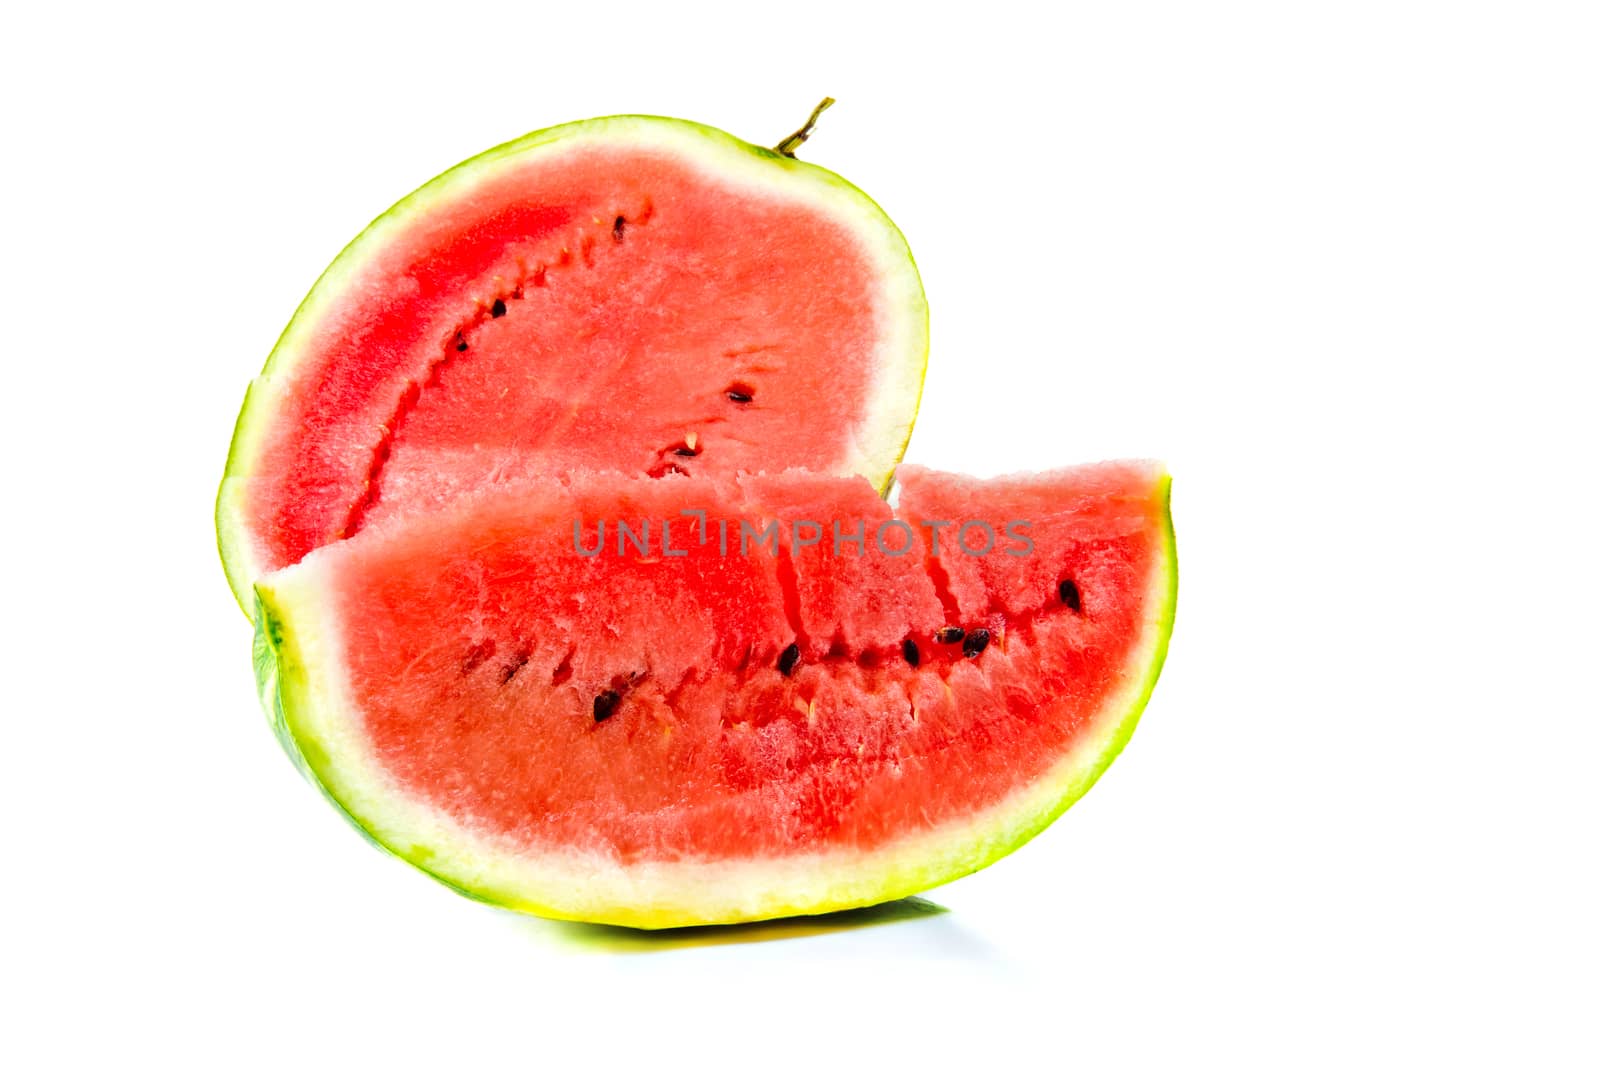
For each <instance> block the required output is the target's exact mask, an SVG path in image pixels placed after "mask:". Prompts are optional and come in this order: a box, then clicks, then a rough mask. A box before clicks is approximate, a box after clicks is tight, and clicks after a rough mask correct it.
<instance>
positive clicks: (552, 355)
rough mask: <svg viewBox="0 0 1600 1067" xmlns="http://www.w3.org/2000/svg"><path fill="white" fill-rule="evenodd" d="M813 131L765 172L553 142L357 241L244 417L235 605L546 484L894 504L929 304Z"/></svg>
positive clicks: (714, 138)
mask: <svg viewBox="0 0 1600 1067" xmlns="http://www.w3.org/2000/svg"><path fill="white" fill-rule="evenodd" d="M814 118H815V116H813V120H814ZM809 129H810V124H808V125H807V127H805V128H804V129H802V130H801V131H797V133H796V134H795V135H793V136H791V137H790V138H788V139H787V140H786V141H784V142H783V143H782V144H781V145H780V146H779V149H778V150H769V149H765V148H760V147H757V146H755V145H752V144H748V143H746V142H744V141H741V140H738V139H737V138H734V137H732V136H730V135H728V134H726V133H723V132H721V131H718V130H715V129H712V128H710V127H707V126H702V125H699V124H697V123H692V122H686V121H682V120H677V119H666V118H657V117H649V116H618V117H611V118H604V119H594V120H589V121H584V122H577V123H571V124H567V125H563V126H557V127H553V128H551V129H546V130H541V131H538V132H535V133H531V134H529V135H527V136H525V137H523V138H521V139H519V140H516V141H512V142H510V143H508V144H505V145H501V146H500V147H498V148H495V149H492V150H490V151H488V152H485V153H484V154H482V155H480V156H477V157H475V158H473V159H471V160H468V161H467V162H465V163H462V164H461V165H459V166H457V167H455V168H453V169H452V170H450V171H447V172H446V173H444V174H442V175H440V176H439V177H438V178H435V179H434V180H433V181H430V182H428V183H427V184H426V185H424V186H422V187H421V188H420V189H418V190H417V191H416V192H414V193H412V194H411V195H410V196H407V197H406V198H405V199H403V200H401V201H400V202H399V203H398V204H396V205H394V206H393V207H392V208H390V209H389V211H387V212H386V213H385V214H383V215H382V216H381V217H379V218H378V219H377V220H376V221H375V222H373V223H372V224H371V225H370V226H368V227H367V229H366V230H365V231H364V232H363V233H362V234H361V235H360V236H358V237H357V238H356V239H355V240H354V241H352V242H351V244H350V245H349V246H348V247H347V248H346V249H345V250H344V251H343V252H342V253H341V254H340V255H339V257H338V258H337V259H335V260H334V262H333V264H332V265H331V266H329V267H328V269H327V271H326V272H325V273H324V274H323V275H322V277H321V279H320V280H319V281H318V282H317V284H316V286H315V287H314V288H313V289H312V290H311V292H310V294H309V295H307V297H306V298H305V300H304V302H303V303H302V304H301V306H300V308H299V310H298V311H297V312H296V313H295V315H294V317H293V319H292V321H291V322H290V323H289V325H288V327H287V329H286V330H285V331H284V333H283V336H282V337H281V338H280V339H279V341H278V343H277V346H276V347H275V348H274V349H273V352H272V354H271V357H270V358H269V359H268V360H267V363H266V366H265V368H264V369H263V370H262V372H261V374H260V376H259V377H258V378H257V379H256V380H255V381H254V383H253V384H252V385H251V386H250V388H249V390H248V392H247V393H246V397H245V401H244V405H243V408H242V410H241V411H240V414H239V418H238V423H237V426H236V429H235V433H234V439H233V446H232V449H231V451H230V453H229V456H228V462H227V468H226V471H225V473H224V477H223V481H222V485H221V489H220V491H219V493H218V499H217V532H218V540H219V544H220V548H221V551H222V556H223V562H224V566H225V568H226V570H227V574H228V579H229V583H230V585H231V587H232V589H233V590H234V593H235V596H236V598H237V599H238V600H239V602H240V604H241V606H245V607H246V608H247V609H248V605H249V604H250V596H251V593H250V589H251V585H252V583H253V582H254V581H255V580H256V579H257V578H259V577H261V576H262V575H264V574H267V573H269V572H271V571H273V570H276V569H278V568H281V567H284V566H287V565H288V564H291V563H294V562H296V561H297V560H299V559H301V558H302V557H304V556H305V555H306V553H308V552H310V551H311V550H312V549H314V548H317V547H319V546H322V545H326V544H329V543H332V542H335V541H339V540H342V539H344V538H347V537H349V536H350V535H352V534H354V533H356V532H357V531H359V530H360V529H361V528H363V527H364V526H366V525H367V524H369V523H373V522H378V521H381V520H382V519H384V518H385V517H387V516H393V515H400V514H407V513H411V512H415V511H419V510H426V509H428V508H431V507H435V506H438V505H439V504H441V503H442V502H445V501H448V500H451V499H453V498H454V497H456V496H457V495H459V494H461V493H463V492H467V491H470V490H471V489H473V488H475V487H478V486H483V485H492V484H496V483H500V482H505V481H514V480H517V479H521V478H526V477H534V476H538V475H540V474H551V473H561V472H565V471H569V470H574V469H584V468H591V469H605V470H619V471H629V472H638V473H641V474H646V475H651V476H655V477H664V476H667V475H674V476H688V477H690V478H715V477H721V476H726V475H729V474H731V473H733V472H735V471H739V470H746V469H768V470H783V469H786V468H789V467H803V468H808V469H811V470H814V471H818V472H824V473H836V474H859V475H862V476H865V477H866V478H868V479H869V480H870V481H872V482H873V483H874V484H875V485H878V486H880V487H882V486H883V485H885V484H886V482H887V480H888V478H889V475H890V472H891V471H892V470H893V467H894V464H895V463H896V462H898V460H899V458H900V456H901V455H902V453H903V452H904V449H905V444H906V440H907V438H908V436H909V434H910V430H911V425H912V421H913V419H914V418H915V415H916V410H917V404H918V400H919V398H920V395H921V384H922V375H923V368H924V365H925V360H926V355H927V343H928V331H927V306H926V303H925V301H924V299H923V292H922V285H921V281H920V279H919V277H918V274H917V270H916V266H915V264H914V263H913V261H912V258H911V254H910V251H909V249H908V248H907V246H906V243H905V240H904V238H903V237H902V236H901V234H900V232H899V231H898V230H897V229H896V228H895V226H894V224H893V223H892V222H891V221H890V220H889V218H888V217H887V216H886V215H885V214H884V213H883V211H882V210H881V209H879V208H878V206H877V205H876V204H875V203H873V201H872V200H870V199H869V198H868V197H867V196H866V195H865V194H863V193H862V192H861V191H860V190H858V189H856V188H855V187H854V186H853V185H851V184H850V183H848V182H846V181H845V180H844V179H842V178H840V177H838V176H837V175H835V174H833V173H831V172H829V171H827V170H824V169H822V168H820V167H816V166H813V165H811V164H808V163H803V162H801V161H799V160H797V159H794V158H793V148H794V146H796V145H797V144H798V143H799V142H800V141H803V140H804V139H805V135H806V133H807V132H809Z"/></svg>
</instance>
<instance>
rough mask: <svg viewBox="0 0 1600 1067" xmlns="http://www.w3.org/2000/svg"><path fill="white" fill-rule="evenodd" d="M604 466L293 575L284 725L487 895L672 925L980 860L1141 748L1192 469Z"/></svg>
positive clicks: (497, 497) (413, 518)
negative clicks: (1173, 505) (628, 471)
mask: <svg viewBox="0 0 1600 1067" xmlns="http://www.w3.org/2000/svg"><path fill="white" fill-rule="evenodd" d="M899 482H900V491H899V498H898V501H897V505H896V508H895V509H893V510H891V508H890V506H889V505H888V504H886V503H884V502H883V501H882V500H881V499H880V498H879V497H878V495H877V494H876V492H875V490H874V487H873V486H871V485H870V484H869V483H868V482H867V481H866V480H864V479H862V478H843V479H841V478H830V477H823V476H817V475H809V474H801V473H796V472H787V473H784V474H782V475H770V476H738V477H736V478H729V479H720V480H718V481H715V482H713V481H709V480H702V479H695V478H687V479H686V478H671V479H662V480H652V479H649V478H644V477H640V476H631V477H630V476H622V475H582V476H573V477H570V478H568V479H565V480H561V481H550V480H544V481H539V482H535V483H531V484H520V483H519V484H517V485H513V486H502V487H496V488H490V489H480V490H478V491H475V492H473V493H469V494H466V495H464V496H462V497H460V498H458V499H457V500H456V501H454V502H453V503H451V504H450V505H448V506H445V507H441V508H437V509H433V510H431V511H428V512H424V513H414V514H411V515H408V516H405V517H403V518H401V519H399V520H394V521H378V522H375V523H373V524H371V525H370V526H369V527H368V528H367V529H366V530H364V531H363V532H362V534H361V535H360V536H359V537H355V538H352V539H349V540H345V541H342V542H338V543H335V544H331V545H329V546H326V547H323V548H320V549H318V550H316V551H314V552H311V553H310V554H309V555H307V556H306V557H305V558H304V560H303V561H301V562H300V563H298V564H297V565H294V566H291V567H289V568H287V569H285V570H282V571H279V572H276V573H274V574H272V575H269V576H267V577H265V578H264V579H263V580H261V581H260V582H259V584H258V585H257V586H256V592H257V597H258V607H259V610H258V613H257V618H258V623H257V626H258V630H257V669H258V673H259V675H260V679H261V683H262V688H263V692H264V694H265V698H266V701H267V703H268V705H269V710H270V712H271V714H273V716H274V717H275V720H276V725H277V728H278V731H279V735H280V737H281V738H282V739H283V741H284V743H285V745H286V746H287V747H288V749H289V751H290V753H291V755H292V756H293V757H294V758H295V759H296V760H297V761H298V762H299V763H300V765H301V767H302V768H303V769H304V770H305V771H307V772H308V774H309V775H310V776H311V777H312V779H313V780H314V781H315V782H317V783H318V784H319V785H320V786H321V787H322V788H323V790H324V791H325V792H326V793H327V795H328V796H329V797H330V798H331V799H332V800H333V802H334V803H335V804H336V805H337V806H338V807H339V808H340V809H342V810H343V811H344V812H345V813H346V814H347V815H348V816H349V818H350V819H351V820H352V821H353V822H354V823H355V824H356V825H357V826H358V827H359V828H361V829H362V830H363V831H364V832H365V833H366V834H368V835H369V836H370V837H371V838H372V839H373V840H374V841H376V842H377V843H378V844H379V845H381V846H382V847H383V848H385V849H387V850H389V851H391V852H393V853H394V854H395V855H397V856H399V857H401V858H403V859H405V860H407V861H409V862H410V863H412V864H414V865H416V866H417V867H420V868H421V869H423V870H424V871H426V872H428V873H430V874H432V875H433V876H434V877H436V878H438V879H440V880H442V881H444V882H446V883H447V884H449V885H451V886H454V887H455V888H457V889H459V890H460V891H462V892H464V893H467V894H469V895H471V896H473V897H476V898H480V899H483V900H487V901H491V902H494V903H498V904H501V905H504V906H507V907H511V908H515V909H520V910H525V911H529V912H533V913H536V914H541V915H547V916H557V917H564V918H573V919H585V920H592V921H600V922H607V923H618V924H625V925H632V926H640V927H659V926H669V925H683V924H694V923H721V922H733V921H741V920H751V919H762V918H769V917H774V916H781V915H791V914H805V913H818V912H824V911H829V910H834V909H840V908H847V907H854V906H858V905H866V904H871V903H874V902H879V901H884V900H890V899H895V898H899V897H903V896H905V895H907V894H910V893H914V892H918V891H920V890H923V889H926V888H928V887H930V886H933V885H936V884H939V883H941V882H945V881H948V880H950V879H953V878H956V877H959V876H961V875H963V874H966V873H968V872H971V871H973V870H976V869H977V868H979V867H982V866H984V865H986V864H988V863H990V862H992V861H993V860H995V859H997V858H998V857H1000V856H1003V855H1005V854H1006V853H1008V852H1010V851H1012V850H1013V849H1015V848H1016V847H1018V846H1019V845H1020V844H1022V843H1023V842H1024V841H1026V840H1027V839H1028V838H1030V837H1032V836H1033V835H1034V834H1036V833H1038V832H1039V831H1040V830H1041V829H1042V828H1043V827H1045V826H1046V825H1047V824H1049V823H1050V822H1051V821H1052V820H1053V819H1054V818H1055V817H1056V816H1057V815H1059V814H1060V813H1061V812H1062V811H1063V810H1064V809H1065V808H1066V807H1067V806H1068V805H1069V804H1071V803H1072V802H1073V801H1074V800H1075V799H1076V798H1077V797H1078V796H1080V795H1081V794H1082V793H1083V792H1084V791H1085V790H1087V789H1088V788H1089V786H1090V785H1091V784H1092V783H1093V782H1094V781H1095V779H1096V778H1097V777H1098V776H1099V774H1100V773H1101V772H1102V771H1103V770H1104V769H1105V767H1106V766H1107V764H1108V763H1109V762H1110V761H1111V759H1112V758H1113V757H1114V756H1115V755H1116V753H1117V752H1118V751H1119V750H1120V749H1121V747H1122V746H1123V744H1124V743H1125V742H1126V740H1127V738H1128V736H1129V734H1130V733H1131V731H1132V730H1133V727H1134V724H1135V722H1136V721H1137V719H1138V717H1139V714H1140V711H1141V710H1142V708H1143V706H1144V704H1145V701H1146V699H1147V698H1148V696H1149V694H1150V691H1151V688H1152V686H1153V685H1154V684H1155V680H1156V676H1157V674H1158V673H1159V671H1160V667H1161V663H1162V660H1163V658H1164V655H1165V651H1166V645H1167V637H1168V633H1169V631H1170V628H1171V624H1172V617H1173V609H1174V600H1175V593H1176V557H1175V554H1174V547H1173V538H1172V528H1171V521H1170V517H1169V511H1168V505H1167V499H1168V479H1167V477H1166V475H1165V472H1164V471H1163V470H1162V469H1161V468H1160V467H1159V466H1157V465H1155V464H1151V463H1142V462H1129V463H1113V464H1102V465H1096V466H1089V467H1082V468H1073V469H1068V470H1064V471H1059V472H1054V473H1050V474H1043V475H1028V476H1015V477H1009V478H1002V479H997V480H992V481H978V480H974V479H968V478H962V477H957V476H953V475H948V474H939V473H934V472H930V471H926V470H922V469H919V468H914V467H907V468H902V469H901V472H900V474H899Z"/></svg>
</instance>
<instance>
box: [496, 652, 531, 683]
mask: <svg viewBox="0 0 1600 1067" xmlns="http://www.w3.org/2000/svg"><path fill="white" fill-rule="evenodd" d="M527 665H528V654H527V653H526V652H523V653H519V654H518V655H517V658H516V659H514V660H512V661H511V662H510V663H508V664H506V665H505V666H504V667H503V668H501V670H500V684H501V685H506V684H508V683H509V682H510V681H511V679H513V678H515V677H516V676H517V672H518V671H520V670H521V669H522V668H524V667H526V666H527Z"/></svg>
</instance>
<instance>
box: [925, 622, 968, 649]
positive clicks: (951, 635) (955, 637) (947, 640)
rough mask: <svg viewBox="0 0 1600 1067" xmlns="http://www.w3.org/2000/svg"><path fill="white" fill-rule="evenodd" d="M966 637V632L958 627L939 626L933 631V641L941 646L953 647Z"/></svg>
mask: <svg viewBox="0 0 1600 1067" xmlns="http://www.w3.org/2000/svg"><path fill="white" fill-rule="evenodd" d="M966 636H967V631H965V630H963V629H962V628H961V627H959V626H941V627H939V628H938V629H937V630H935V631H933V639H934V640H935V641H937V642H939V643H940V644H941V645H953V644H955V643H956V642H957V641H959V640H961V639H962V638H963V637H966Z"/></svg>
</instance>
